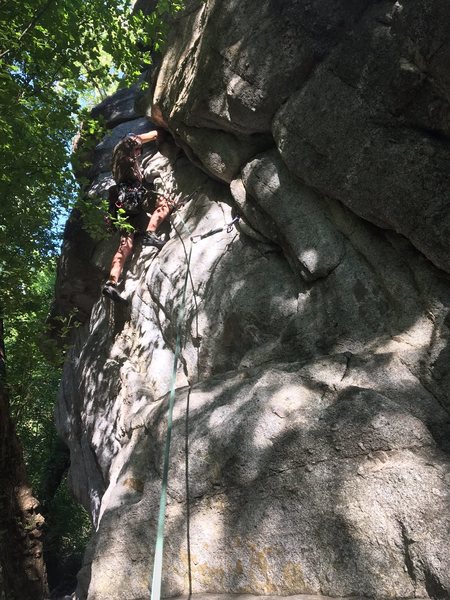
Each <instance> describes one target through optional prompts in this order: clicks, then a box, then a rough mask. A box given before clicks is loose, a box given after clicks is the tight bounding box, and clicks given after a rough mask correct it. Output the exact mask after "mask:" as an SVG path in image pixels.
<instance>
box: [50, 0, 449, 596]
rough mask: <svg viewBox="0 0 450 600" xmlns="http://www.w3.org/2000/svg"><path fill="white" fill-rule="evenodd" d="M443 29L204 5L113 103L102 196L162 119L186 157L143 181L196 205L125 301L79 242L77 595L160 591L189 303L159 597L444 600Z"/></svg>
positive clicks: (66, 430) (72, 408) (190, 12)
mask: <svg viewBox="0 0 450 600" xmlns="http://www.w3.org/2000/svg"><path fill="white" fill-rule="evenodd" d="M449 20H450V5H449V4H448V2H447V1H444V0H420V1H419V0H408V1H405V2H395V3H394V2H383V1H378V2H371V1H369V0H358V1H356V0H314V1H304V0H302V1H299V0H284V1H283V2H281V1H280V0H260V2H258V3H257V7H255V3H254V2H252V1H251V0H239V1H237V0H227V1H226V2H225V0H206V1H205V2H203V1H200V0H197V1H195V0H194V1H192V2H188V3H187V7H186V10H185V12H184V14H183V16H182V17H181V18H179V20H178V21H177V22H176V24H175V26H174V30H173V32H172V39H171V40H170V42H169V46H168V49H167V52H166V54H165V56H164V58H163V61H162V65H161V67H160V70H159V74H158V77H157V80H156V82H155V84H154V86H153V89H152V93H151V94H149V96H148V97H147V98H145V101H143V99H142V98H139V101H138V102H135V95H134V92H133V90H131V91H130V92H129V95H126V94H124V93H123V92H122V93H121V95H120V97H112V98H111V99H110V101H109V104H108V103H107V106H106V107H105V106H103V107H102V110H103V111H104V114H105V116H106V117H107V119H109V121H110V127H111V133H110V134H109V135H108V136H107V137H106V138H105V139H104V140H103V141H102V142H101V144H99V146H98V147H97V149H96V152H95V155H94V166H93V171H92V172H93V173H94V174H95V177H94V180H93V184H92V188H91V193H94V192H95V193H99V192H102V190H103V191H104V190H106V189H107V188H108V186H109V185H111V177H110V173H109V164H110V153H111V148H112V146H113V145H114V143H115V141H116V140H117V139H119V138H120V137H121V136H122V135H124V134H125V133H127V132H129V131H134V132H139V131H142V130H145V129H147V128H148V127H149V122H148V120H147V119H148V118H152V119H153V121H154V122H155V123H158V124H163V125H164V126H166V127H167V128H168V129H169V131H170V132H171V134H172V135H173V137H174V139H175V141H176V144H177V147H178V149H177V148H176V147H175V146H172V149H171V151H170V152H168V153H166V156H161V155H160V154H158V153H157V152H156V149H152V150H151V151H150V152H149V153H148V154H147V156H146V157H145V158H144V166H145V168H146V174H147V176H148V177H150V178H152V177H154V173H155V170H156V171H157V173H158V176H159V177H160V178H161V179H162V180H163V182H165V183H164V185H166V186H167V188H168V190H169V191H172V192H173V193H177V194H181V195H182V196H184V197H186V196H188V197H189V198H190V199H189V200H188V201H187V202H186V204H185V205H184V206H183V207H182V208H180V209H179V210H178V211H177V212H176V213H175V214H174V215H173V219H172V225H171V228H170V231H169V232H168V235H169V241H168V243H167V244H166V245H165V247H164V248H163V249H162V251H161V252H159V253H157V252H156V250H155V249H151V248H140V247H137V248H136V252H135V255H134V256H133V259H132V260H131V262H130V264H129V266H128V268H127V272H126V276H125V283H124V296H126V297H127V298H128V299H129V307H128V308H125V309H124V308H120V307H117V306H115V305H111V304H110V303H109V301H107V300H106V299H103V298H101V295H100V283H101V281H102V279H104V278H106V275H107V271H108V267H109V262H110V260H111V256H112V253H113V251H114V245H115V244H116V243H117V240H116V239H114V240H111V241H108V242H102V243H98V244H96V243H94V242H93V241H92V240H90V239H89V238H88V237H87V235H86V234H85V233H82V230H81V229H80V226H79V223H78V222H76V221H75V220H73V221H72V222H71V223H70V224H69V225H68V228H67V234H68V235H67V238H66V241H65V244H64V252H63V256H62V259H61V264H60V272H59V284H58V286H59V287H58V289H57V306H58V307H59V309H60V310H61V311H63V312H64V311H66V312H67V311H69V310H70V309H71V307H76V308H77V309H79V311H81V312H80V314H83V315H84V321H85V322H84V324H83V325H82V326H81V327H79V328H78V329H77V330H76V332H75V334H74V344H73V347H72V349H71V351H70V353H69V356H68V359H67V362H66V365H65V369H64V378H63V382H62V387H61V393H60V397H59V403H58V407H57V424H58V429H59V431H60V433H61V435H62V436H63V437H64V439H65V441H66V442H67V444H68V446H69V448H70V452H71V482H72V487H73V489H74V491H75V493H76V495H77V497H78V498H79V499H80V501H81V502H83V504H84V505H85V506H86V507H87V508H88V510H89V511H90V512H91V514H92V517H93V520H94V523H95V526H96V532H95V534H94V535H93V538H92V541H91V544H90V546H89V548H88V550H87V552H86V556H85V560H84V567H83V569H82V571H81V572H80V575H79V587H78V592H77V593H78V597H79V598H80V599H83V600H84V599H88V600H125V599H127V600H141V599H144V598H147V597H148V585H149V578H150V570H151V564H152V558H153V552H154V543H155V527H156V519H157V511H158V501H159V491H160V484H161V464H162V449H163V444H164V437H165V429H166V419H165V411H166V407H167V392H168V389H169V386H170V380H171V372H172V366H173V360H174V351H175V344H176V336H177V331H178V325H177V323H178V316H179V313H180V310H181V309H182V308H184V312H183V319H182V333H183V336H182V352H181V361H180V364H179V369H178V373H177V381H176V385H177V394H176V406H175V421H174V434H173V444H172V452H171V469H170V482H169V504H168V508H167V514H166V518H167V520H166V545H165V557H164V560H165V562H164V565H165V568H164V580H163V591H164V595H165V596H180V595H182V594H188V593H189V592H193V593H194V594H205V593H208V594H215V595H216V594H253V595H269V596H278V595H297V594H310V595H325V596H333V597H348V596H352V597H375V598H449V597H450V547H449V539H450V460H449V451H450V444H449V430H450V415H449V411H450V394H449V382H450V378H449V369H448V365H449V360H450V348H449V343H448V340H449V327H450V324H449V318H448V315H449V310H450V277H449V273H450V251H449V243H450V213H449V211H448V199H449V197H450V146H449V135H450V110H449V100H450V78H449V73H450V38H449V36H448V22H449ZM111 115H113V116H111ZM236 214H238V215H240V216H241V220H240V222H239V224H238V226H237V227H236V226H233V227H231V228H228V229H227V228H225V229H223V230H222V231H221V232H220V233H217V234H216V235H214V236H211V237H209V238H206V239H200V240H198V239H197V242H196V243H194V244H192V242H191V237H192V236H198V235H201V234H204V233H206V232H208V231H210V230H212V229H216V228H221V227H223V226H225V225H226V224H228V223H229V222H230V221H231V220H232V218H233V216H234V215H236ZM80 236H84V237H82V238H80ZM191 246H192V254H191V256H190V260H189V261H188V257H189V252H190V249H191ZM186 269H189V273H188V279H187V294H186V302H185V306H183V304H184V303H183V289H184V282H185V277H186Z"/></svg>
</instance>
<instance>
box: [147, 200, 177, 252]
mask: <svg viewBox="0 0 450 600" xmlns="http://www.w3.org/2000/svg"><path fill="white" fill-rule="evenodd" d="M171 210H172V206H171V204H170V202H169V201H168V200H167V199H166V198H163V197H162V196H160V197H159V198H158V202H157V204H156V208H155V210H154V212H153V214H152V216H151V218H150V221H149V223H148V226H147V231H146V234H145V236H144V239H143V240H142V244H143V245H144V246H155V247H156V248H158V249H161V248H162V247H163V246H164V244H165V242H164V241H163V240H161V239H160V238H159V237H158V236H157V235H156V231H157V229H158V227H159V226H160V225H161V223H162V222H163V221H165V219H167V217H168V216H169V214H170V211H171Z"/></svg>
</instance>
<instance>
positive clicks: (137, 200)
mask: <svg viewBox="0 0 450 600" xmlns="http://www.w3.org/2000/svg"><path fill="white" fill-rule="evenodd" d="M145 194H146V189H145V188H144V187H143V186H142V185H141V184H139V185H130V184H128V183H120V184H119V186H118V192H117V202H116V208H119V209H120V208H122V209H123V210H124V211H125V212H127V213H128V214H129V215H137V214H138V213H140V212H141V210H142V203H143V201H144V196H145Z"/></svg>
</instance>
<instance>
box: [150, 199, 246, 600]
mask: <svg viewBox="0 0 450 600" xmlns="http://www.w3.org/2000/svg"><path fill="white" fill-rule="evenodd" d="M191 197H192V194H190V195H189V196H188V197H186V198H184V199H183V200H182V201H178V202H177V208H178V207H179V206H184V204H186V202H187V201H188V200H190V198H191ZM178 218H179V219H180V221H181V223H182V225H183V227H184V228H185V229H186V231H187V232H188V234H189V236H190V238H189V239H190V241H191V244H190V247H189V252H187V250H186V246H185V243H184V240H183V238H182V236H181V234H180V233H179V231H178V229H177V228H176V226H175V224H174V223H172V225H173V227H174V229H175V232H176V234H177V236H178V238H179V239H180V241H181V243H182V245H183V250H184V254H185V257H186V274H185V277H184V284H183V295H182V300H181V305H180V309H179V312H178V319H177V337H176V344H175V355H174V361H173V368H172V377H171V383H170V394H169V405H168V408H167V435H166V441H165V445H164V461H163V472H162V483H161V496H160V501H159V513H158V526H157V533H156V544H155V556H154V561H153V574H152V584H151V592H150V600H160V599H161V583H162V567H163V550H164V524H165V514H166V507H167V484H168V478H169V461H170V444H171V439H172V425H173V408H174V405H175V391H176V389H175V385H176V377H177V370H178V363H179V360H180V355H181V336H182V324H183V320H184V314H185V309H186V291H187V285H188V280H190V283H191V287H192V293H193V296H194V301H195V306H196V315H197V318H198V305H197V299H196V294H195V289H194V282H193V280H192V274H191V257H192V247H193V244H195V243H196V240H197V238H198V240H200V239H204V238H207V237H209V236H211V235H214V234H216V233H219V232H220V231H224V230H225V229H226V230H227V232H231V230H232V228H233V225H234V223H236V222H237V221H238V220H239V217H235V218H234V219H233V220H232V221H231V222H230V223H227V224H225V225H224V226H223V227H219V228H217V229H213V230H211V231H208V232H207V233H204V234H202V235H195V236H192V235H191V233H192V232H191V231H190V230H189V228H188V226H187V225H186V223H185V222H184V220H183V218H182V217H181V216H180V215H178ZM198 240H197V241H198ZM196 335H197V339H198V337H199V333H198V321H197V332H196ZM198 370H199V366H198V362H197V377H198ZM189 395H190V386H189V392H188V399H189ZM186 435H187V424H186ZM186 477H187V470H186ZM187 502H188V504H189V498H188V499H187ZM187 510H189V507H188V509H187ZM190 587H191V584H190Z"/></svg>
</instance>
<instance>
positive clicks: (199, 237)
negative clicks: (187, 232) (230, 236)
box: [191, 216, 240, 244]
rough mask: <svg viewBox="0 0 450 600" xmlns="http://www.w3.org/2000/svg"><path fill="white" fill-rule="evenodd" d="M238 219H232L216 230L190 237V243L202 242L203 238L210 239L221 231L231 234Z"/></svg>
mask: <svg viewBox="0 0 450 600" xmlns="http://www.w3.org/2000/svg"><path fill="white" fill-rule="evenodd" d="M239 219H240V217H239V216H237V217H234V219H233V220H232V221H230V222H229V223H226V224H225V225H224V226H223V227H218V228H217V229H211V231H207V232H206V233H202V234H200V235H192V236H191V242H192V243H193V244H196V243H197V242H199V241H200V240H204V239H205V238H208V237H210V236H211V235H215V234H216V233H220V232H221V231H224V230H225V229H226V230H227V233H231V231H232V230H233V225H234V224H235V223H237V222H238V221H239Z"/></svg>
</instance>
